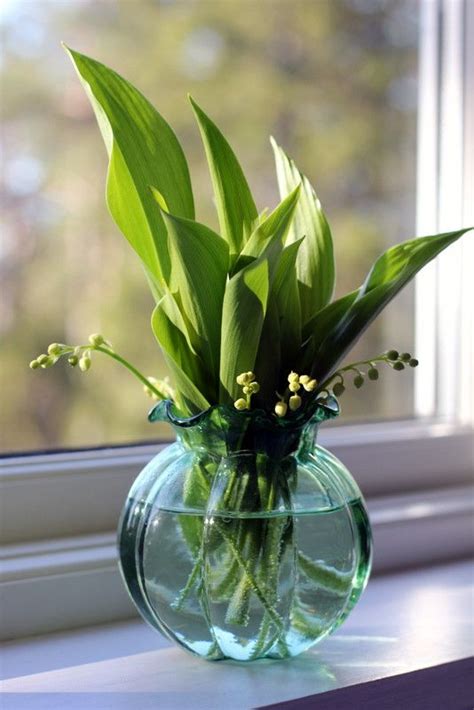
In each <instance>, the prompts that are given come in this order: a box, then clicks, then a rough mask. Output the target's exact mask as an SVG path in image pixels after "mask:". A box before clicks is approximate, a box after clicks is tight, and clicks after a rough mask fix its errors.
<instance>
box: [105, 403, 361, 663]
mask: <svg viewBox="0 0 474 710" xmlns="http://www.w3.org/2000/svg"><path fill="white" fill-rule="evenodd" d="M338 411H339V410H338V405H337V401H336V400H335V399H333V398H329V399H327V400H325V401H324V402H319V403H316V404H315V405H314V407H313V411H312V412H311V415H310V416H308V414H307V413H306V415H300V416H297V413H294V414H292V415H291V417H288V418H287V417H285V419H278V418H277V417H275V416H274V415H268V414H266V413H264V412H263V411H261V410H257V411H251V412H237V411H235V410H233V409H230V408H224V407H212V408H211V409H209V410H207V411H205V412H202V413H201V414H198V415H196V416H194V417H191V418H189V419H181V418H179V417H178V416H176V415H175V414H174V412H173V406H172V404H171V403H170V402H160V403H159V404H158V405H157V406H156V407H155V408H154V409H153V410H152V412H151V413H150V419H151V421H168V422H170V423H171V424H172V426H173V428H174V430H175V431H176V435H177V441H176V442H175V443H173V444H171V445H170V446H167V447H166V448H164V449H163V450H162V451H161V452H160V453H159V454H158V455H157V456H156V457H155V458H154V459H153V460H152V461H151V462H150V463H149V464H148V465H147V466H146V467H145V468H144V469H143V471H142V472H141V473H140V475H139V476H138V478H137V479H136V481H135V483H134V484H133V486H132V488H131V490H130V493H129V496H128V499H127V501H126V504H125V507H124V510H123V513H122V516H121V520H120V523H119V530H118V545H119V553H120V568H121V572H122V576H123V579H124V581H125V584H126V586H127V588H128V591H129V592H130V595H131V597H132V600H133V601H134V603H135V605H136V607H137V609H138V611H139V612H140V614H141V615H142V617H143V618H144V619H145V620H146V621H147V622H148V623H149V624H150V625H151V626H152V627H153V628H155V629H156V630H158V631H160V632H161V633H162V634H164V635H165V636H167V637H168V638H169V639H171V640H173V641H174V642H176V643H177V644H179V645H180V646H182V647H183V648H185V649H187V650H188V651H191V652H193V653H195V654H197V655H199V656H201V657H203V658H206V659H209V660H219V659H224V658H232V659H235V660H240V661H250V660H254V659H258V658H264V657H267V658H287V657H290V656H296V655H298V654H299V653H301V652H303V651H305V650H306V649H308V648H310V647H311V646H313V645H314V644H315V643H317V642H318V641H320V640H321V639H323V638H324V637H325V636H327V635H328V634H329V633H331V632H332V631H334V629H336V628H337V627H338V626H339V625H340V624H341V623H342V622H343V621H344V619H345V618H346V617H347V615H348V614H349V612H350V611H351V609H352V608H353V606H354V604H355V603H356V602H357V600H358V599H359V597H360V595H361V593H362V591H363V589H364V586H365V584H366V582H367V578H368V576H369V571H370V561H371V533H370V525H369V521H368V518H367V513H366V509H365V505H364V501H363V499H362V496H361V493H360V490H359V488H358V487H357V485H356V483H355V481H354V480H353V478H352V477H351V475H350V473H349V471H348V470H347V469H346V468H345V466H343V464H342V463H341V462H340V461H339V460H338V459H337V458H336V457H335V456H333V455H332V454H331V453H330V452H329V451H327V450H326V449H324V448H323V447H321V446H319V445H316V444H315V440H316V434H317V430H318V426H319V424H320V423H321V422H323V421H325V420H326V419H330V418H332V417H335V416H337V414H338Z"/></svg>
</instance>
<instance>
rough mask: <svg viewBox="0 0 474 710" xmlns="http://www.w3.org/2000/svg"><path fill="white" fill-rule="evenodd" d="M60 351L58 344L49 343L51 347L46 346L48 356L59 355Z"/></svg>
mask: <svg viewBox="0 0 474 710" xmlns="http://www.w3.org/2000/svg"><path fill="white" fill-rule="evenodd" d="M61 350H62V348H61V346H60V345H59V343H51V345H48V353H49V354H50V355H59V353H60V352H61Z"/></svg>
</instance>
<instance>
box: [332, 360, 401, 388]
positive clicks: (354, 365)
mask: <svg viewBox="0 0 474 710" xmlns="http://www.w3.org/2000/svg"><path fill="white" fill-rule="evenodd" d="M377 362H386V363H387V364H388V365H390V364H391V360H389V358H388V357H387V355H385V354H382V355H377V356H376V357H372V358H369V360H357V361H356V362H351V363H349V365H345V366H344V367H340V368H339V370H336V372H333V374H332V375H329V377H328V378H327V379H325V380H324V382H321V383H320V384H319V385H318V393H320V392H321V390H327V388H328V386H329V385H330V384H331V382H332V381H333V380H335V379H336V377H341V378H342V375H341V373H342V372H348V371H349V370H357V368H358V367H360V366H362V365H371V366H374V364H375V363H377ZM359 374H360V373H359Z"/></svg>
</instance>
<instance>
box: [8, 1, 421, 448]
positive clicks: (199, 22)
mask: <svg viewBox="0 0 474 710" xmlns="http://www.w3.org/2000/svg"><path fill="white" fill-rule="evenodd" d="M418 11H419V3H418V2H417V0H397V1H396V2H395V1H394V0H272V1H270V0H268V1H266V0H260V1H259V2H256V3H255V2H250V0H220V1H210V0H209V1H207V0H179V1H178V0H141V1H140V2H136V1H134V0H41V1H40V0H6V1H5V2H4V5H3V6H2V9H1V10H0V23H1V44H2V54H1V61H0V73H1V80H0V89H1V105H2V108H1V111H2V146H3V159H2V174H1V200H2V208H3V214H4V221H3V227H2V235H1V246H0V277H1V301H0V337H1V344H0V350H1V353H0V357H1V363H2V364H1V373H0V376H1V393H2V396H1V411H0V429H1V444H0V447H1V450H2V451H3V452H15V451H18V452H19V451H28V450H38V449H55V448H65V447H66V448H67V447H80V446H95V445H103V444H120V443H130V442H136V441H140V440H151V439H155V438H157V437H160V436H161V437H163V436H169V432H167V430H166V429H161V430H160V429H158V428H157V426H156V425H153V426H152V425H150V424H148V422H147V419H146V413H147V410H148V408H149V406H150V400H148V399H147V398H146V397H145V395H144V394H143V393H142V391H141V388H140V385H139V384H138V383H137V382H135V381H134V380H133V379H132V378H131V377H130V376H129V374H128V373H127V372H125V371H124V370H122V369H120V367H119V366H118V365H117V366H115V364H113V363H111V362H110V361H108V360H106V358H102V359H101V356H100V355H97V356H96V357H94V362H93V367H92V369H91V371H90V372H89V373H87V374H85V375H83V374H80V373H78V372H76V371H74V370H72V369H71V368H67V367H66V366H62V365H59V366H56V368H54V369H52V370H48V371H46V372H42V371H41V372H37V371H36V372H32V371H31V370H29V369H28V362H29V360H31V359H32V357H33V356H35V355H37V354H38V353H39V352H42V351H44V349H45V347H46V346H47V344H48V343H49V342H52V341H60V342H61V341H62V342H72V343H74V342H83V341H85V339H86V338H87V336H88V334H89V333H92V332H102V333H104V334H105V335H106V336H107V337H108V338H109V339H110V340H111V341H112V343H113V344H114V347H115V349H116V350H117V351H118V352H121V353H123V354H124V355H125V356H126V357H128V358H129V359H130V360H131V361H132V362H134V363H136V364H137V366H138V367H140V369H142V370H143V371H144V372H145V373H146V374H149V375H154V376H158V377H159V376H163V375H164V374H165V368H164V365H163V361H162V358H161V355H160V352H159V350H158V347H157V345H156V343H155V341H154V339H153V336H152V333H151V330H150V327H149V319H150V313H151V309H152V300H151V297H150V294H149V291H148V287H147V284H146V281H145V279H144V276H143V273H142V271H141V267H140V265H139V263H138V261H137V259H136V258H135V257H134V255H133V252H132V251H131V249H130V247H129V246H128V244H127V243H126V241H125V239H124V238H123V237H122V235H121V234H120V233H119V231H118V229H117V228H116V227H115V225H114V223H113V222H112V219H111V218H110V216H109V215H108V212H107V209H106V206H105V200H104V193H105V176H106V169H107V158H106V153H105V149H104V148H103V145H102V140H101V137H100V134H99V131H98V129H97V126H96V122H95V118H94V116H93V114H92V111H91V108H90V106H89V103H88V100H87V98H86V96H85V94H84V92H83V89H82V88H81V86H80V84H79V82H78V80H77V78H76V76H75V74H74V71H73V69H72V66H71V64H70V62H69V60H68V59H67V57H66V55H65V54H64V52H63V51H62V49H61V47H60V40H64V41H65V42H66V43H67V44H69V45H70V46H72V47H73V48H75V49H78V50H79V51H82V52H84V53H86V54H89V55H91V56H93V57H96V58H98V59H100V60H102V61H104V62H105V63H106V64H108V65H109V66H111V67H113V68H115V69H116V70H117V71H119V72H120V73H121V74H122V75H124V76H125V77H126V78H128V79H130V80H131V81H132V82H133V83H134V84H135V85H136V86H138V87H139V88H140V89H141V90H142V91H143V93H144V94H145V95H146V96H147V97H148V98H149V99H150V100H151V101H152V102H153V103H154V105H155V106H156V107H157V109H158V110H159V111H160V112H161V113H162V114H163V116H164V117H165V118H166V119H167V121H168V122H169V123H170V124H171V125H172V126H173V128H174V129H175V131H176V132H177V134H178V136H179V138H180V140H181V142H182V145H183V147H184V150H185V152H186V155H187V157H188V161H189V164H190V168H191V174H192V180H193V187H194V193H195V199H196V204H197V215H198V218H199V219H200V220H201V221H203V222H206V223H209V224H210V225H211V226H213V227H216V222H217V221H216V215H215V211H214V207H213V203H212V196H211V187H210V181H209V176H208V172H207V165H206V162H205V158H204V153H203V149H202V146H201V143H200V138H199V134H198V130H197V128H196V126H195V124H194V120H193V116H192V112H191V110H190V107H189V105H188V102H187V99H186V94H187V92H190V93H191V94H192V95H193V96H195V98H196V100H197V101H198V102H199V103H200V104H201V105H202V106H203V107H204V108H205V110H206V112H208V113H209V115H210V116H211V117H213V119H214V120H215V121H216V123H217V124H218V125H219V126H220V127H221V128H222V129H223V131H224V133H225V135H226V136H228V137H229V139H230V141H231V143H232V146H233V148H234V149H235V151H236V153H237V155H238V156H239V159H240V161H241V163H242V165H243V167H244V170H245V172H246V175H247V177H248V180H249V182H250V185H251V187H252V190H253V191H254V194H255V197H256V201H257V204H258V206H259V208H260V209H262V208H263V207H265V206H270V207H273V206H274V205H275V204H276V202H277V199H278V198H277V187H276V178H275V172H274V166H273V158H272V153H271V149H270V145H269V142H268V136H269V135H270V134H273V135H274V136H275V137H276V138H277V140H278V142H279V143H280V144H281V145H282V146H283V147H284V148H285V149H286V150H287V152H289V153H290V154H291V155H292V156H293V157H294V158H295V160H296V161H297V163H298V165H299V167H300V169H301V170H302V171H304V172H305V173H306V174H307V175H308V176H309V177H310V179H311V181H312V182H313V184H314V186H315V188H316V190H317V192H318V195H319V197H320V199H321V201H322V203H323V206H324V208H325V210H326V214H327V215H328V218H329V221H330V224H331V227H332V232H333V236H334V239H335V249H336V257H337V265H338V274H337V294H336V295H340V294H341V293H343V292H346V291H349V290H352V289H353V288H355V287H356V286H358V285H359V283H360V282H361V281H362V279H363V278H364V276H365V274H366V272H367V270H368V268H369V266H370V264H371V262H372V261H373V260H374V258H376V256H377V255H378V254H379V253H380V252H381V251H382V250H383V249H385V248H387V246H389V245H390V244H392V243H394V242H396V241H400V240H402V239H407V238H410V237H412V236H414V234H415V232H414V228H415V199H416V195H415V174H416V165H415V159H416V119H417V68H418V58H417V44H418V38H417V32H418V27H417V25H418ZM413 341H414V323H413V290H410V289H408V290H406V291H405V292H404V293H403V294H402V296H401V297H400V298H398V300H397V301H396V303H394V304H392V305H391V306H390V307H389V309H387V311H386V312H385V313H384V315H383V316H382V317H381V318H380V319H379V320H378V321H377V322H376V323H375V324H374V325H373V326H372V327H371V329H370V330H369V331H368V332H367V334H366V336H365V337H364V338H363V340H362V342H361V343H360V344H359V345H358V346H357V348H356V351H355V352H354V353H353V355H354V356H359V355H360V356H366V357H369V356H370V355H373V354H377V353H379V352H381V351H383V350H385V349H388V348H389V347H395V348H397V349H401V350H412V348H413ZM341 404H342V407H343V414H344V417H343V421H345V422H347V421H354V420H356V419H357V420H360V419H363V418H372V419H373V418H377V419H381V418H384V417H392V418H393V417H397V418H400V417H409V416H412V415H413V381H412V376H411V374H410V373H406V374H405V373H403V374H401V375H400V374H397V373H392V372H384V373H383V374H382V375H381V379H380V381H379V382H378V383H370V384H368V385H367V389H364V390H362V391H361V392H358V391H356V390H354V391H351V390H350V388H348V390H347V392H346V393H345V395H344V397H343V399H342V401H341Z"/></svg>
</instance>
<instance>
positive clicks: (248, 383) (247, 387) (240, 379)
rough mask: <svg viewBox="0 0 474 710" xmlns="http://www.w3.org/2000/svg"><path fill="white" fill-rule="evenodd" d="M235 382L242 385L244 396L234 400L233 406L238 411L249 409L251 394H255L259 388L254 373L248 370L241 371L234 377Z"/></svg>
mask: <svg viewBox="0 0 474 710" xmlns="http://www.w3.org/2000/svg"><path fill="white" fill-rule="evenodd" d="M236 382H237V384H238V385H240V387H242V392H243V394H244V397H239V399H237V400H236V401H235V402H234V407H235V408H236V409H238V410H239V411H243V410H244V409H250V403H251V399H252V395H254V394H257V392H259V390H260V385H259V384H258V382H257V381H256V380H255V374H254V373H253V372H250V371H249V372H242V373H241V374H240V375H238V376H237V377H236Z"/></svg>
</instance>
